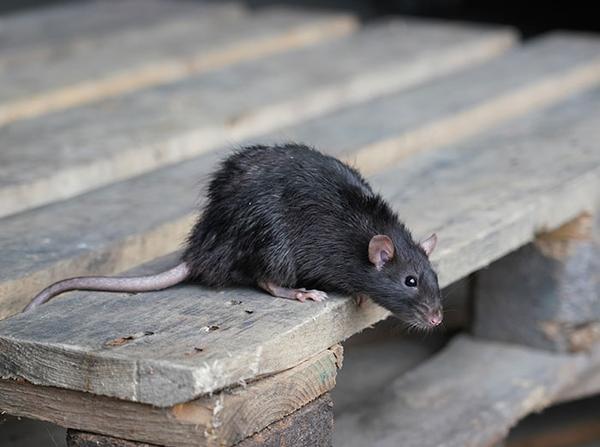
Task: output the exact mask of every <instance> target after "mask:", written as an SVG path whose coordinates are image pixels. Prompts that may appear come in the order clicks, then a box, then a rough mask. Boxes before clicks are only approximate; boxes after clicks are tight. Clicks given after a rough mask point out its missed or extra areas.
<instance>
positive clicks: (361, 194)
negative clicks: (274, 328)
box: [184, 144, 393, 286]
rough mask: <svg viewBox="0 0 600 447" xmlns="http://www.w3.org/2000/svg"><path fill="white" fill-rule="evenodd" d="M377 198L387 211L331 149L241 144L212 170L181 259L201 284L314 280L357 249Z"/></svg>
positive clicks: (365, 234) (291, 283) (368, 228)
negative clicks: (205, 198)
mask: <svg viewBox="0 0 600 447" xmlns="http://www.w3.org/2000/svg"><path fill="white" fill-rule="evenodd" d="M381 206H383V208H384V211H385V213H384V214H386V215H387V214H390V213H391V212H390V213H388V211H389V210H388V209H387V206H386V205H385V204H384V203H383V201H382V200H381V199H380V198H379V196H377V195H374V194H373V192H372V190H371V188H370V187H369V185H368V183H367V182H366V181H365V180H364V179H363V178H362V176H361V175H360V174H359V173H358V172H357V171H356V170H354V169H352V168H350V167H349V166H347V165H346V164H344V163H342V162H341V161H339V160H337V159H335V158H333V157H330V156H327V155H324V154H322V153H320V152H318V151H316V150H314V149H311V148H309V147H307V146H304V145H297V144H287V145H281V146H251V147H247V148H244V149H242V150H240V151H238V152H236V153H234V154H233V155H231V156H230V157H228V158H227V159H226V160H225V161H223V163H222V164H221V166H220V168H219V169H218V170H217V171H216V172H215V174H214V176H213V178H212V180H211V182H210V184H209V188H208V202H207V205H206V206H205V209H204V213H203V216H202V217H201V219H200V220H199V221H198V223H197V224H196V225H195V227H194V229H193V231H192V233H191V235H190V237H189V240H188V248H187V250H186V251H185V253H184V261H185V262H186V263H187V264H188V265H189V266H190V267H191V271H192V277H193V278H195V279H197V280H200V281H202V282H203V283H205V284H208V285H217V286H222V285H229V284H256V283H257V282H261V281H274V282H277V283H278V284H280V285H283V286H294V285H295V284H296V283H297V282H300V281H301V282H302V284H303V285H309V286H313V285H315V286H316V285H319V284H318V283H319V282H321V281H320V279H319V278H320V277H322V276H327V273H328V272H335V271H337V272H338V274H339V272H340V269H339V267H340V266H339V265H336V264H339V263H342V262H346V263H347V261H348V259H347V258H348V256H353V255H354V252H359V250H362V247H361V248H360V249H359V248H356V244H357V239H365V243H368V237H369V234H370V232H371V229H372V228H373V227H374V225H375V223H374V222H373V219H372V214H373V207H376V208H377V207H381ZM390 217H392V218H393V215H391V216H390ZM345 270H347V268H346V269H345ZM338 279H339V278H338Z"/></svg>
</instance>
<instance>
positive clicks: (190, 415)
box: [0, 346, 342, 446]
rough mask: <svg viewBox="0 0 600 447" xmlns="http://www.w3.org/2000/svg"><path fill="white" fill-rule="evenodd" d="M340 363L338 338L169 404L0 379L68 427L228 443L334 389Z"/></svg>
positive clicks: (35, 410)
mask: <svg viewBox="0 0 600 447" xmlns="http://www.w3.org/2000/svg"><path fill="white" fill-rule="evenodd" d="M207 349H209V348H207ZM189 355H190V356H194V355H197V352H196V351H194V350H192V351H190V352H189ZM341 365H342V348H341V346H334V347H333V348H331V349H329V350H326V351H324V352H321V353H319V354H317V355H316V356H314V357H312V358H310V359H307V360H306V361H305V362H303V363H302V364H300V365H298V366H297V367H295V368H292V369H290V370H287V371H284V372H282V373H280V374H276V375H274V376H271V377H268V378H265V379H262V380H259V381H257V382H254V383H251V384H247V385H246V384H244V386H243V387H241V386H240V387H237V388H234V389H232V390H230V391H226V392H223V393H219V394H216V395H213V396H208V397H204V398H201V399H197V400H194V401H191V402H186V403H182V404H179V405H175V406H173V407H169V408H156V407H152V406H150V405H144V404H139V403H133V402H123V401H118V400H116V399H111V398H105V397H98V396H94V395H93V394H89V393H82V392H77V391H68V390H61V389H58V388H51V387H44V388H39V387H35V386H33V385H31V384H28V383H15V382H14V381H3V380H0V408H2V409H3V410H5V411H8V412H10V413H11V414H13V415H18V416H23V417H31V418H36V419H41V420H45V421H49V422H52V423H55V424H58V425H61V426H63V427H67V428H73V429H79V430H84V431H89V432H93V433H102V434H107V435H111V436H116V437H119V438H124V439H135V440H138V441H145V442H150V443H153V444H159V445H177V446H205V445H209V446H210V445H213V446H214V445H219V446H223V445H227V446H230V445H233V444H235V443H237V442H240V441H241V440H243V439H244V438H246V437H248V436H250V435H252V434H253V433H256V432H258V431H260V430H262V429H263V428H265V427H266V426H268V425H269V424H272V423H273V422H276V421H278V420H280V419H281V418H283V417H285V416H287V415H289V414H290V413H292V412H294V411H296V410H297V409H298V408H301V407H303V406H305V405H306V404H308V403H309V402H311V401H313V400H314V399H316V398H318V397H319V396H321V395H323V394H324V393H326V392H328V391H329V390H331V389H332V388H333V387H334V386H335V379H336V374H337V370H338V369H339V368H341ZM40 399H42V400H43V404H41V405H40Z"/></svg>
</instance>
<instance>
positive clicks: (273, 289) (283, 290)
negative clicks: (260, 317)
mask: <svg viewBox="0 0 600 447" xmlns="http://www.w3.org/2000/svg"><path fill="white" fill-rule="evenodd" d="M258 286H259V287H260V288H261V289H264V290H266V291H267V292H269V293H270V294H271V295H273V296H276V297H278V298H286V299H288V300H298V301H300V302H301V303H303V302H304V301H306V300H313V301H324V300H326V299H327V294H326V293H325V292H321V291H320V290H306V289H304V288H302V289H288V288H287V287H280V286H277V285H275V284H274V283H272V282H269V281H259V283H258Z"/></svg>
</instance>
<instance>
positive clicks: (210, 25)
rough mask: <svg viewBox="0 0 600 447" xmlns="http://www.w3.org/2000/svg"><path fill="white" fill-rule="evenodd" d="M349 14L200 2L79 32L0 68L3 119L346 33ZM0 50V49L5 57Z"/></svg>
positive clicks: (131, 89) (0, 121)
mask: <svg viewBox="0 0 600 447" xmlns="http://www.w3.org/2000/svg"><path fill="white" fill-rule="evenodd" d="M356 27H357V23H356V21H355V20H354V19H353V18H352V17H351V16H349V15H343V14H333V13H332V14H327V13H321V14H318V13H316V12H313V13H310V12H302V11H299V10H285V9H279V10H277V9H274V10H268V9H267V10H261V11H260V12H258V13H249V12H244V11H243V9H242V8H240V7H239V6H238V5H235V4H232V3H226V4H218V3H217V4H214V3H213V4H207V3H205V4H201V5H198V7H197V8H195V9H193V10H192V11H188V13H187V14H185V15H184V14H181V16H177V17H175V18H170V19H165V20H162V21H160V22H158V23H155V24H152V26H146V27H143V28H141V29H136V28H133V29H123V30H121V31H119V32H114V33H111V34H107V35H103V36H101V37H95V38H94V39H87V40H86V39H77V40H76V41H69V42H67V43H65V45H64V47H59V48H53V49H52V50H53V51H49V52H48V54H44V55H43V56H42V55H38V57H36V58H25V56H24V55H22V56H23V58H24V60H23V61H22V62H19V61H13V62H12V63H11V64H10V70H0V126H2V125H6V124H9V123H11V122H13V121H17V120H22V119H31V118H33V117H36V116H39V115H43V114H46V113H50V112H55V111H58V110H62V109H66V108H69V107H77V106H81V105H83V104H87V103H90V102H94V101H99V100H102V99H105V98H109V97H112V96H118V95H123V94H129V93H131V92H134V91H136V90H141V89H146V88H150V87H153V86H158V85H162V84H168V83H172V82H176V81H179V80H182V79H185V78H187V77H190V76H193V75H198V74H200V73H203V72H207V71H210V70H216V69H219V68H222V67H224V66H226V65H229V64H235V63H240V62H243V61H247V60H252V59H258V58H261V57H265V56H269V55H272V54H276V53H279V52H284V51H289V50H292V49H295V48H301V47H303V46H308V45H311V44H315V43H318V42H320V41H324V40H327V39H331V38H334V37H339V36H342V35H344V34H348V33H350V32H351V31H353V30H354V29H355V28H356ZM1 63H2V53H1V52H0V64H1Z"/></svg>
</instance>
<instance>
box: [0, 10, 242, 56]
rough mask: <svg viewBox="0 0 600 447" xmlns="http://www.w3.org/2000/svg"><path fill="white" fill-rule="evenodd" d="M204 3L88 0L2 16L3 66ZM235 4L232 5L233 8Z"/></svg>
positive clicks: (182, 13)
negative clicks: (79, 40)
mask: <svg viewBox="0 0 600 447" xmlns="http://www.w3.org/2000/svg"><path fill="white" fill-rule="evenodd" d="M205 6H206V3H205V2H201V0H200V1H195V2H172V1H169V0H166V1H165V0H87V1H85V2H70V3H62V4H53V5H49V6H42V5H39V6H38V7H36V8H35V9H28V10H24V12H18V13H12V14H8V15H3V16H2V17H0V65H2V64H3V63H12V62H15V61H17V60H21V59H22V58H29V57H37V56H38V54H40V53H44V52H46V51H56V50H57V48H61V47H63V48H64V47H65V45H68V43H69V42H73V41H75V40H78V39H91V38H98V37H101V36H105V35H107V34H112V33H115V32H121V31H123V30H124V29H141V28H144V27H147V26H152V25H154V24H156V23H157V22H159V21H161V20H167V19H171V18H175V17H182V16H185V15H186V14H190V13H193V12H197V11H198V9H199V7H202V8H203V7H205ZM234 7H235V6H234V5H233V4H231V5H230V6H229V8H230V9H232V10H233V9H234ZM19 54H20V55H21V57H18V55H19ZM13 57H14V59H13Z"/></svg>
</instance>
